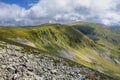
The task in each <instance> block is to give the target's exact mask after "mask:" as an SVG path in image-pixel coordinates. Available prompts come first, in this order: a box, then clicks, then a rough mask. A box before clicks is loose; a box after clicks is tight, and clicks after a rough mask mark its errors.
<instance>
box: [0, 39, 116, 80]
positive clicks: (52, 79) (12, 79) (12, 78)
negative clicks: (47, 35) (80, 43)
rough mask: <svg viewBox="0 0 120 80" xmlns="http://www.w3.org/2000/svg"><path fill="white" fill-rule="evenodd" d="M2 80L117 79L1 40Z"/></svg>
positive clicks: (0, 69)
mask: <svg viewBox="0 0 120 80" xmlns="http://www.w3.org/2000/svg"><path fill="white" fill-rule="evenodd" d="M0 80H114V79H112V78H110V77H108V76H106V75H103V74H101V73H99V72H97V71H94V70H91V69H89V68H87V67H85V66H83V65H79V64H77V63H75V62H73V61H71V60H68V59H65V58H61V57H58V56H55V55H51V54H47V53H43V52H40V51H39V50H35V49H30V48H27V47H22V46H17V45H13V44H9V43H7V42H4V41H0Z"/></svg>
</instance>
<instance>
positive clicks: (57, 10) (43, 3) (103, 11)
mask: <svg viewBox="0 0 120 80" xmlns="http://www.w3.org/2000/svg"><path fill="white" fill-rule="evenodd" d="M78 21H85V22H93V23H99V24H104V25H120V1H119V0H0V25H3V26H28V25H40V24H44V23H48V22H53V23H70V22H78Z"/></svg>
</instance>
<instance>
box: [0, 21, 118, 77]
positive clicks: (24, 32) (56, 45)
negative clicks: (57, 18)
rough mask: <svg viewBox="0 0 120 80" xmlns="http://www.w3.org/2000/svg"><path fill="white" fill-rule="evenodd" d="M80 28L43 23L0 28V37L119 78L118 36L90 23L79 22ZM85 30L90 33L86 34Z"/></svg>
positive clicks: (77, 26)
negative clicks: (33, 25) (24, 26)
mask: <svg viewBox="0 0 120 80" xmlns="http://www.w3.org/2000/svg"><path fill="white" fill-rule="evenodd" d="M86 24H87V25H88V24H89V26H88V27H87V29H86V28H85V29H84V27H82V26H83V25H84V26H85V25H86ZM92 25H95V26H92ZM82 26H81V23H74V24H73V23H71V24H65V25H62V24H44V25H40V26H35V27H26V28H16V27H0V37H1V38H2V39H7V40H12V41H16V42H18V43H22V44H24V45H29V46H32V47H35V48H37V49H39V50H43V51H45V52H47V53H49V54H55V55H58V56H61V57H64V58H67V59H70V60H72V61H75V62H77V63H79V64H82V65H84V66H86V67H89V68H92V69H94V70H97V71H99V72H101V73H103V74H106V75H109V76H111V77H115V78H120V75H119V74H120V51H119V45H120V44H119V42H120V36H119V35H116V34H114V33H112V32H110V31H109V30H107V29H103V28H101V27H99V26H98V25H96V24H93V23H92V24H90V23H82ZM91 28H92V29H91ZM81 29H83V31H82V30H81ZM84 30H91V31H87V32H88V33H86V31H85V32H84ZM101 33H102V34H101ZM91 34H92V35H91ZM96 36H97V37H96ZM110 46H111V47H110Z"/></svg>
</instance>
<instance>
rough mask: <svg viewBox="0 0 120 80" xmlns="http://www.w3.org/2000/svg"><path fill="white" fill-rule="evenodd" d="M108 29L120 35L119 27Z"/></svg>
mask: <svg viewBox="0 0 120 80" xmlns="http://www.w3.org/2000/svg"><path fill="white" fill-rule="evenodd" d="M108 29H109V30H111V31H112V32H114V33H116V34H120V26H110V27H108Z"/></svg>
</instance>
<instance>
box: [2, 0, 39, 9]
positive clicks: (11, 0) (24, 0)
mask: <svg viewBox="0 0 120 80" xmlns="http://www.w3.org/2000/svg"><path fill="white" fill-rule="evenodd" d="M0 2H3V3H7V4H17V5H19V6H21V7H24V8H25V9H29V8H30V7H31V6H30V4H31V3H37V2H38V0H0Z"/></svg>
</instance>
